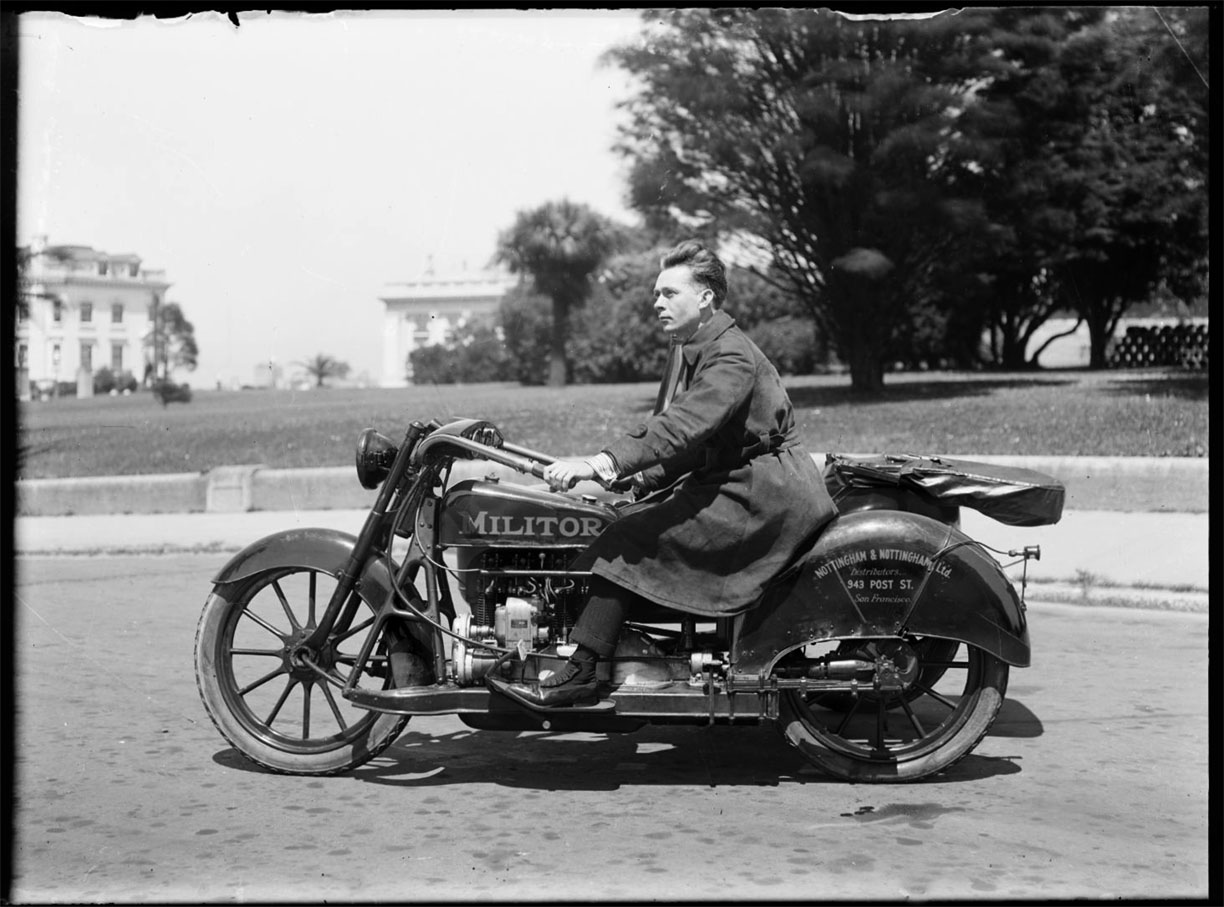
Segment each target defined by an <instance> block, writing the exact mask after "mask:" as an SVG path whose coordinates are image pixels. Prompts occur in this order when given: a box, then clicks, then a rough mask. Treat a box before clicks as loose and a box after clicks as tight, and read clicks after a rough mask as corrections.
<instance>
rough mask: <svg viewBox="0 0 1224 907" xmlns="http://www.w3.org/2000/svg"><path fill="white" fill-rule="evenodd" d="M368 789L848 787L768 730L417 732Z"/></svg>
mask: <svg viewBox="0 0 1224 907" xmlns="http://www.w3.org/2000/svg"><path fill="white" fill-rule="evenodd" d="M1040 733H1041V725H1040V722H1039V721H1037V719H1036V717H1035V716H1034V715H1033V714H1032V712H1030V711H1029V710H1028V709H1027V708H1025V707H1024V706H1023V705H1020V704H1018V703H1010V702H1009V703H1006V704H1005V706H1004V710H1003V711H1002V712H1001V713H1000V716H999V721H998V722H997V723H996V727H995V730H992V732H991V736H1002V737H1033V736H1038V735H1039V734H1040ZM213 760H214V761H215V762H216V763H217V764H219V765H222V766H224V767H226V768H230V769H235V770H239V771H247V772H256V773H262V772H263V769H261V768H259V767H257V766H255V765H253V764H252V763H250V762H248V761H247V760H246V759H244V758H243V757H242V756H241V755H240V754H239V753H238V752H237V751H235V750H233V749H230V748H227V749H224V750H221V751H219V752H217V753H216V754H215V755H214V757H213ZM1020 770H1021V768H1020V766H1019V765H1018V764H1017V763H1016V761H1015V760H1013V759H1011V758H1008V757H997V756H983V755H977V754H972V753H971V754H970V755H968V756H966V757H964V758H963V759H961V760H960V761H959V762H958V763H956V764H955V765H954V766H952V768H951V769H949V770H948V771H946V772H943V773H941V774H939V775H936V776H934V777H932V778H928V779H926V780H925V781H922V782H917V783H920V784H957V783H964V782H967V781H979V780H982V779H984V778H990V777H994V776H998V775H1007V774H1014V773H1016V772H1019V771H1020ZM346 774H347V776H348V777H351V778H354V779H356V780H360V781H364V782H367V783H369V784H382V785H391V786H396V787H414V788H423V787H448V786H451V785H462V784H489V783H493V784H497V785H501V786H504V787H512V788H521V789H531V790H541V791H558V790H560V791H579V790H582V791H603V790H609V791H610V790H619V789H620V788H622V787H641V786H651V785H683V786H691V787H743V786H750V787H751V786H755V787H762V786H763V787H777V786H780V785H793V784H845V783H846V782H844V781H840V780H838V779H836V778H831V777H829V776H827V775H824V774H822V773H821V772H820V771H819V770H818V769H816V768H815V767H814V766H811V765H809V764H808V763H807V762H806V761H805V760H804V759H803V758H802V757H801V756H800V755H799V753H798V752H797V751H795V750H793V749H792V748H791V747H790V746H788V745H787V744H786V742H785V741H784V740H783V739H782V737H781V736H780V735H779V734H778V733H777V731H775V730H774V729H773V728H772V727H769V726H744V727H728V726H723V725H716V726H713V727H709V726H702V727H688V726H685V727H647V728H643V729H642V730H640V731H637V732H634V733H630V734H608V735H605V734H592V733H581V732H579V733H565V734H557V733H550V732H547V731H538V732H537V731H475V730H471V729H467V728H463V729H460V730H457V731H453V732H447V733H438V734H431V733H429V732H428V730H425V729H423V730H421V731H416V730H414V729H413V725H412V724H411V723H410V724H409V725H408V728H407V729H406V730H405V732H404V733H403V734H402V735H401V736H400V738H399V739H398V740H397V741H396V742H395V744H394V745H393V746H391V747H390V748H389V749H388V750H387V751H386V752H385V753H383V754H382V755H381V756H380V757H378V758H376V759H374V760H371V761H370V762H369V763H367V764H366V765H364V766H361V767H359V768H356V769H353V770H352V771H350V772H348V773H346Z"/></svg>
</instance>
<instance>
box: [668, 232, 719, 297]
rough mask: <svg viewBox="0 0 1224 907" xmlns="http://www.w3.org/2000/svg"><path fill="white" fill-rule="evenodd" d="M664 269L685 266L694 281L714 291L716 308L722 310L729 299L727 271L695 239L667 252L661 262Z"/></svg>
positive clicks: (713, 255) (716, 258)
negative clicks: (724, 301)
mask: <svg viewBox="0 0 1224 907" xmlns="http://www.w3.org/2000/svg"><path fill="white" fill-rule="evenodd" d="M659 264H660V266H662V267H664V268H674V267H677V266H678V265H685V266H686V267H687V268H688V269H689V271H690V272H691V273H692V275H693V280H695V281H697V282H698V283H699V284H701V285H703V286H706V287H709V288H710V289H711V290H713V291H714V308H716V309H720V308H722V304H723V300H725V299H726V298H727V269H726V267H724V265H723V263H722V261H721V260H720V259H719V257H718V256H717V255H715V254H714V253H713V252H711V251H710V250H709V249H707V248H706V247H705V246H704V245H702V244H701V243H699V242H698V241H697V240H695V239H686V240H685V241H684V242H682V243H680V244H679V245H677V246H676V247H675V248H673V249H671V250H670V251H669V252H667V253H666V254H665V255H664V256H663V258H662V259H661V260H660V262H659Z"/></svg>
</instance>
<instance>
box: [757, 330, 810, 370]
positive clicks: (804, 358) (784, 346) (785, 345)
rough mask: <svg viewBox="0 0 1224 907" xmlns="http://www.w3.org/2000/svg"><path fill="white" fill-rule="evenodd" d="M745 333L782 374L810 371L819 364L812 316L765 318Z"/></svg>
mask: <svg viewBox="0 0 1224 907" xmlns="http://www.w3.org/2000/svg"><path fill="white" fill-rule="evenodd" d="M745 333H747V334H748V336H749V337H750V338H751V339H752V342H753V343H755V344H756V345H757V346H758V347H760V349H761V352H762V353H764V354H765V355H766V357H767V358H768V359H769V361H770V362H772V363H773V364H774V368H776V369H777V370H778V373H779V374H781V375H810V374H811V373H812V371H813V370H814V369H815V367H816V342H815V336H814V332H813V326H812V320H811V319H810V318H779V319H778V320H777V321H764V322H761V323H760V324H757V325H755V326H753V327H750V328H748V330H747V331H746V332H745Z"/></svg>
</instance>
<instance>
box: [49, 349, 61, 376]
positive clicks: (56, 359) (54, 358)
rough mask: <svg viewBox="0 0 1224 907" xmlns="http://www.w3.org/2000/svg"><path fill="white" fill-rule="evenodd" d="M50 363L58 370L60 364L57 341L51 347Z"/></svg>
mask: <svg viewBox="0 0 1224 907" xmlns="http://www.w3.org/2000/svg"><path fill="white" fill-rule="evenodd" d="M51 364H52V365H53V366H55V369H56V371H57V372H58V371H59V365H60V346H59V344H58V343H57V344H55V346H53V347H51Z"/></svg>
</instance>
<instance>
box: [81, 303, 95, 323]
mask: <svg viewBox="0 0 1224 907" xmlns="http://www.w3.org/2000/svg"><path fill="white" fill-rule="evenodd" d="M92 321H93V303H92V302H82V303H81V324H89V323H90V322H92Z"/></svg>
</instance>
